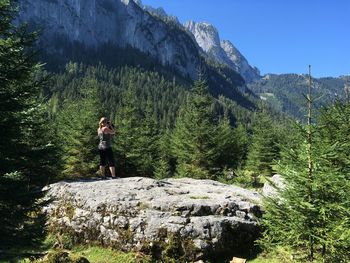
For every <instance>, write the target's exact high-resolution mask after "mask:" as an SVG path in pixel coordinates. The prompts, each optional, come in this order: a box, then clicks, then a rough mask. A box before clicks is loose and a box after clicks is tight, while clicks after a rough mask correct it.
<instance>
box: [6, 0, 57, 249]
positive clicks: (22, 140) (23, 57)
mask: <svg viewBox="0 0 350 263" xmlns="http://www.w3.org/2000/svg"><path fill="white" fill-rule="evenodd" d="M15 4H16V2H15V1H9V0H2V1H0V17H1V19H0V136H1V140H0V224H1V226H2V227H1V229H0V236H1V239H0V246H1V248H0V249H1V250H2V249H3V247H5V248H7V247H12V248H14V247H16V246H18V245H23V243H26V245H30V244H31V243H35V242H37V241H39V239H38V238H39V237H40V236H41V234H43V232H44V229H43V226H42V225H38V224H37V223H38V220H39V217H38V214H39V212H40V204H41V203H40V202H38V198H39V197H40V195H41V194H40V193H39V192H38V191H35V190H36V188H37V187H40V186H42V185H43V184H44V183H45V182H46V179H45V177H46V175H47V174H46V173H47V172H48V170H47V167H48V166H49V164H48V162H49V157H48V156H46V154H48V153H50V150H49V148H50V147H48V146H47V145H48V144H49V141H46V139H47V136H46V135H47V133H50V127H47V125H46V124H45V121H42V120H41V117H44V116H45V115H44V114H42V111H41V107H40V102H41V101H40V91H41V89H42V84H43V83H42V81H41V80H40V79H39V78H37V76H38V75H39V74H38V73H39V70H40V68H41V66H40V64H38V63H36V62H35V59H34V57H35V52H34V51H33V49H32V46H33V44H34V41H35V39H36V34H35V33H28V32H27V29H26V28H25V27H24V26H15V25H14V24H12V21H13V20H14V18H15V16H16V11H15V9H16V8H15ZM45 128H46V129H45ZM44 130H46V131H47V133H44V134H42V136H41V137H40V138H38V137H36V136H35V134H38V132H42V131H44ZM35 139H37V140H35ZM38 153H40V154H43V153H45V154H43V155H39V157H42V159H40V160H39V161H38V158H37V157H38V156H37V154H38ZM41 165H43V167H41V168H40V166H41ZM39 175H41V176H39ZM36 226H39V228H40V231H37V229H36Z"/></svg>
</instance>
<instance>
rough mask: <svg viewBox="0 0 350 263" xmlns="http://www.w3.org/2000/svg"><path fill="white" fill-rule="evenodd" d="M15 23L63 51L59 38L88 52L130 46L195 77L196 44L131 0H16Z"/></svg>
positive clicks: (47, 47)
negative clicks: (105, 46)
mask: <svg viewBox="0 0 350 263" xmlns="http://www.w3.org/2000/svg"><path fill="white" fill-rule="evenodd" d="M20 6H21V7H20V15H19V20H21V21H28V22H29V24H31V25H35V26H36V28H41V29H42V32H41V41H40V42H41V44H42V45H43V46H44V49H45V50H46V51H47V50H48V51H50V52H51V53H57V52H62V50H61V49H60V47H57V42H59V41H58V40H62V39H63V40H65V41H67V42H70V43H74V42H78V43H80V44H82V45H84V47H86V48H93V49H96V48H99V47H101V46H102V45H103V44H110V45H114V46H117V47H132V48H136V49H138V50H139V51H141V52H143V53H146V54H148V55H150V56H152V57H154V58H156V59H157V60H158V61H159V62H160V63H161V64H162V65H171V66H173V67H174V68H176V70H178V71H179V72H180V73H181V74H183V75H189V76H190V77H192V78H194V77H195V76H196V73H197V71H196V70H197V68H198V65H199V64H200V56H199V52H198V46H197V44H196V43H195V42H194V41H193V39H192V38H191V37H190V36H189V35H188V34H187V33H186V32H185V31H184V30H182V29H181V28H180V27H176V26H169V25H168V24H167V23H165V22H164V21H162V20H160V19H159V18H157V17H155V16H152V15H151V14H150V13H149V12H146V11H145V10H144V9H142V8H141V7H140V5H139V4H137V3H135V2H134V1H133V0H73V1H72V0H20Z"/></svg>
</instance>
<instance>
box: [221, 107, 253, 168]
mask: <svg viewBox="0 0 350 263" xmlns="http://www.w3.org/2000/svg"><path fill="white" fill-rule="evenodd" d="M216 141H217V142H216V152H217V154H218V158H217V160H216V165H218V166H219V167H220V168H221V169H224V168H231V169H236V168H237V167H238V166H239V165H240V164H242V162H243V160H244V159H245V155H246V151H247V145H248V137H247V132H246V130H245V128H244V127H243V125H242V124H238V126H237V127H236V128H233V127H232V126H231V124H230V121H229V119H228V117H227V113H225V115H224V117H223V118H222V119H221V120H220V121H219V124H218V127H217V135H216Z"/></svg>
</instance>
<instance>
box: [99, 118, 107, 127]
mask: <svg viewBox="0 0 350 263" xmlns="http://www.w3.org/2000/svg"><path fill="white" fill-rule="evenodd" d="M106 122H107V118H106V117H102V118H101V119H100V122H99V123H98V127H99V128H100V129H102V124H103V123H106Z"/></svg>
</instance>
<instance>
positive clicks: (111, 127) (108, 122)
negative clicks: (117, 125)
mask: <svg viewBox="0 0 350 263" xmlns="http://www.w3.org/2000/svg"><path fill="white" fill-rule="evenodd" d="M107 125H108V127H109V128H110V129H114V125H113V123H111V122H110V121H107Z"/></svg>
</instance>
